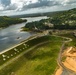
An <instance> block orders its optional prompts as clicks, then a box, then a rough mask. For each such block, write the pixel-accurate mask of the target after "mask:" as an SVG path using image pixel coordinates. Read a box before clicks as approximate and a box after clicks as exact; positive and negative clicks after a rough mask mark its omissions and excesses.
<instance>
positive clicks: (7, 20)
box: [0, 16, 27, 28]
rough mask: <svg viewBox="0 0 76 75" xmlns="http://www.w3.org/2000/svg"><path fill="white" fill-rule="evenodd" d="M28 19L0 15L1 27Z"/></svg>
mask: <svg viewBox="0 0 76 75" xmlns="http://www.w3.org/2000/svg"><path fill="white" fill-rule="evenodd" d="M26 21H27V20H22V19H20V18H10V17H7V16H0V28H4V27H8V26H10V25H12V24H17V23H22V22H26Z"/></svg>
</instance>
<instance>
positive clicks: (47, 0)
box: [0, 0, 76, 13]
mask: <svg viewBox="0 0 76 75" xmlns="http://www.w3.org/2000/svg"><path fill="white" fill-rule="evenodd" d="M53 7H57V9H53V10H60V7H63V8H64V9H69V8H72V7H76V0H0V11H2V12H3V11H7V12H9V11H10V12H11V11H12V12H14V11H17V12H21V11H28V10H31V9H32V10H35V9H36V10H39V9H41V10H42V9H46V10H48V9H47V8H53ZM58 7H59V8H58ZM61 9H62V8H61ZM53 10H52V11H53ZM62 10H63V9H62ZM50 11H51V10H50ZM0 13H1V12H0Z"/></svg>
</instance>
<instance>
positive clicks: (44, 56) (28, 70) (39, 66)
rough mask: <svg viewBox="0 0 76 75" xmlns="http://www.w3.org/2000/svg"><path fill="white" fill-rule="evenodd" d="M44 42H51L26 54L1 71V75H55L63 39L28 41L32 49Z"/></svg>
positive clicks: (45, 38) (51, 38)
mask: <svg viewBox="0 0 76 75" xmlns="http://www.w3.org/2000/svg"><path fill="white" fill-rule="evenodd" d="M43 41H50V43H46V44H43V45H41V46H38V47H36V48H35V49H33V50H31V51H29V52H28V53H26V54H24V55H23V56H21V57H20V58H18V59H17V60H15V62H14V61H13V62H11V64H9V65H8V66H6V67H5V68H3V69H2V70H0V74H1V75H11V73H15V74H16V75H52V74H54V72H55V69H56V68H57V61H56V60H57V57H58V53H59V51H60V47H61V44H62V38H60V37H56V36H44V37H39V38H36V39H33V40H31V41H28V42H27V45H29V47H30V48H31V47H33V46H34V45H36V44H38V43H40V42H43ZM29 47H28V49H29ZM17 48H19V47H17ZM19 49H20V48H19ZM21 49H22V48H21ZM28 49H27V50H28ZM25 50H26V49H25ZM9 55H10V54H9ZM10 61H11V60H10Z"/></svg>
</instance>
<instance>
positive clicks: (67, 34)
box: [60, 32, 76, 47]
mask: <svg viewBox="0 0 76 75" xmlns="http://www.w3.org/2000/svg"><path fill="white" fill-rule="evenodd" d="M60 36H64V37H68V38H71V39H72V41H71V42H69V43H68V46H75V47H76V36H74V35H73V33H71V32H70V33H64V34H61V35H60Z"/></svg>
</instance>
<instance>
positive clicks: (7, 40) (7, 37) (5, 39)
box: [0, 17, 47, 52]
mask: <svg viewBox="0 0 76 75" xmlns="http://www.w3.org/2000/svg"><path fill="white" fill-rule="evenodd" d="M46 18H47V17H33V18H27V20H28V22H32V21H37V20H41V19H46ZM23 19H24V18H23ZM25 24H26V23H21V24H16V25H12V26H10V27H7V28H5V29H2V30H0V52H1V51H3V50H5V49H7V48H9V47H11V46H14V45H16V44H18V43H19V42H21V41H23V40H24V39H26V38H28V37H30V36H31V35H33V33H29V32H20V28H21V27H23V26H25Z"/></svg>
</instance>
